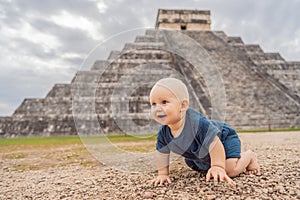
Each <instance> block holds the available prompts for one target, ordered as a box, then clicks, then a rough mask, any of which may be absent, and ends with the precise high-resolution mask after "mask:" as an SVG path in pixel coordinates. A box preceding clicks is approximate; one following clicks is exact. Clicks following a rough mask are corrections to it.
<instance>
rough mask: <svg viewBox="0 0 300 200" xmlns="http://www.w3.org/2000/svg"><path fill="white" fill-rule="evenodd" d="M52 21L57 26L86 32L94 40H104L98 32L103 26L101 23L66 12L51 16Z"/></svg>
mask: <svg viewBox="0 0 300 200" xmlns="http://www.w3.org/2000/svg"><path fill="white" fill-rule="evenodd" d="M50 19H51V20H52V21H53V22H54V23H56V24H57V25H60V26H64V27H68V28H75V29H79V30H81V31H84V32H86V33H87V34H88V35H89V36H90V37H92V38H93V39H94V40H101V39H102V38H103V37H102V36H101V34H100V32H99V31H98V28H100V26H101V25H100V23H99V22H95V21H91V20H89V19H88V18H86V17H83V16H79V15H73V14H71V13H70V12H68V11H66V10H64V11H62V12H61V13H60V14H59V15H54V16H51V17H50Z"/></svg>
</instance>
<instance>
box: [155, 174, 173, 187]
mask: <svg viewBox="0 0 300 200" xmlns="http://www.w3.org/2000/svg"><path fill="white" fill-rule="evenodd" d="M164 182H167V183H171V179H170V177H169V175H157V177H156V178H155V179H153V180H152V181H151V183H152V184H154V185H155V186H157V185H163V183H164Z"/></svg>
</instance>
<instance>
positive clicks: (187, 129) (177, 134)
mask: <svg viewBox="0 0 300 200" xmlns="http://www.w3.org/2000/svg"><path fill="white" fill-rule="evenodd" d="M150 104H151V114H152V116H153V118H154V119H155V120H156V121H157V122H158V123H160V124H162V126H161V127H160V129H159V132H158V136H157V142H156V150H157V158H156V164H157V169H158V175H157V177H156V178H155V179H153V180H152V183H153V184H154V185H162V184H163V183H165V182H167V183H171V179H170V177H169V155H170V152H171V151H172V152H174V153H176V154H179V155H182V156H183V157H184V158H185V162H186V164H187V165H188V166H189V167H190V168H191V169H193V170H196V171H207V174H206V181H209V180H210V179H211V178H213V179H214V181H216V182H217V181H226V182H228V183H229V184H231V185H235V182H234V181H233V180H232V179H231V178H230V177H235V176H238V175H239V174H240V173H242V172H245V173H246V174H257V173H259V172H260V167H259V164H258V162H257V159H256V155H255V154H254V153H253V152H252V151H250V150H249V151H246V152H243V153H241V143H240V140H239V137H238V135H237V133H236V132H235V130H234V129H232V128H231V127H230V126H228V125H227V124H225V123H222V122H217V121H212V120H208V119H207V118H205V117H204V116H203V115H201V114H200V113H199V112H197V111H195V110H193V109H192V108H189V94H188V90H187V87H186V86H185V84H184V83H183V82H182V81H180V80H178V79H175V78H165V79H161V80H159V81H158V82H157V83H156V84H155V85H154V86H153V88H152V90H151V92H150Z"/></svg>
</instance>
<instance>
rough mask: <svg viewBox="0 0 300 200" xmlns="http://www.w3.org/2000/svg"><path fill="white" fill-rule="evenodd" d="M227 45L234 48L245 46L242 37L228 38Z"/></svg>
mask: <svg viewBox="0 0 300 200" xmlns="http://www.w3.org/2000/svg"><path fill="white" fill-rule="evenodd" d="M227 43H228V44H229V45H232V46H241V45H244V42H243V40H242V38H241V37H232V36H229V37H227Z"/></svg>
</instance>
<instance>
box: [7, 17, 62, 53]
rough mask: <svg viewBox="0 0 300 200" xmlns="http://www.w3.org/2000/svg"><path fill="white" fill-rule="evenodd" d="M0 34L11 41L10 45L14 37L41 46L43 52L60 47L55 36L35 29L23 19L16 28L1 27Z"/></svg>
mask: <svg viewBox="0 0 300 200" xmlns="http://www.w3.org/2000/svg"><path fill="white" fill-rule="evenodd" d="M1 35H2V36H4V37H6V38H8V39H10V40H11V41H12V44H10V45H12V46H13V45H14V39H16V38H23V39H25V40H28V41H31V42H33V43H35V44H36V45H39V46H41V47H42V48H43V50H44V51H45V53H47V52H49V51H51V50H53V49H56V48H59V47H60V44H59V42H58V41H57V39H56V37H54V36H53V35H49V34H47V33H42V32H40V31H38V30H36V29H35V28H34V27H32V26H31V25H30V24H29V23H28V22H26V21H23V23H22V24H21V26H20V27H19V28H18V29H12V28H10V27H6V28H5V29H2V32H1Z"/></svg>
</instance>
